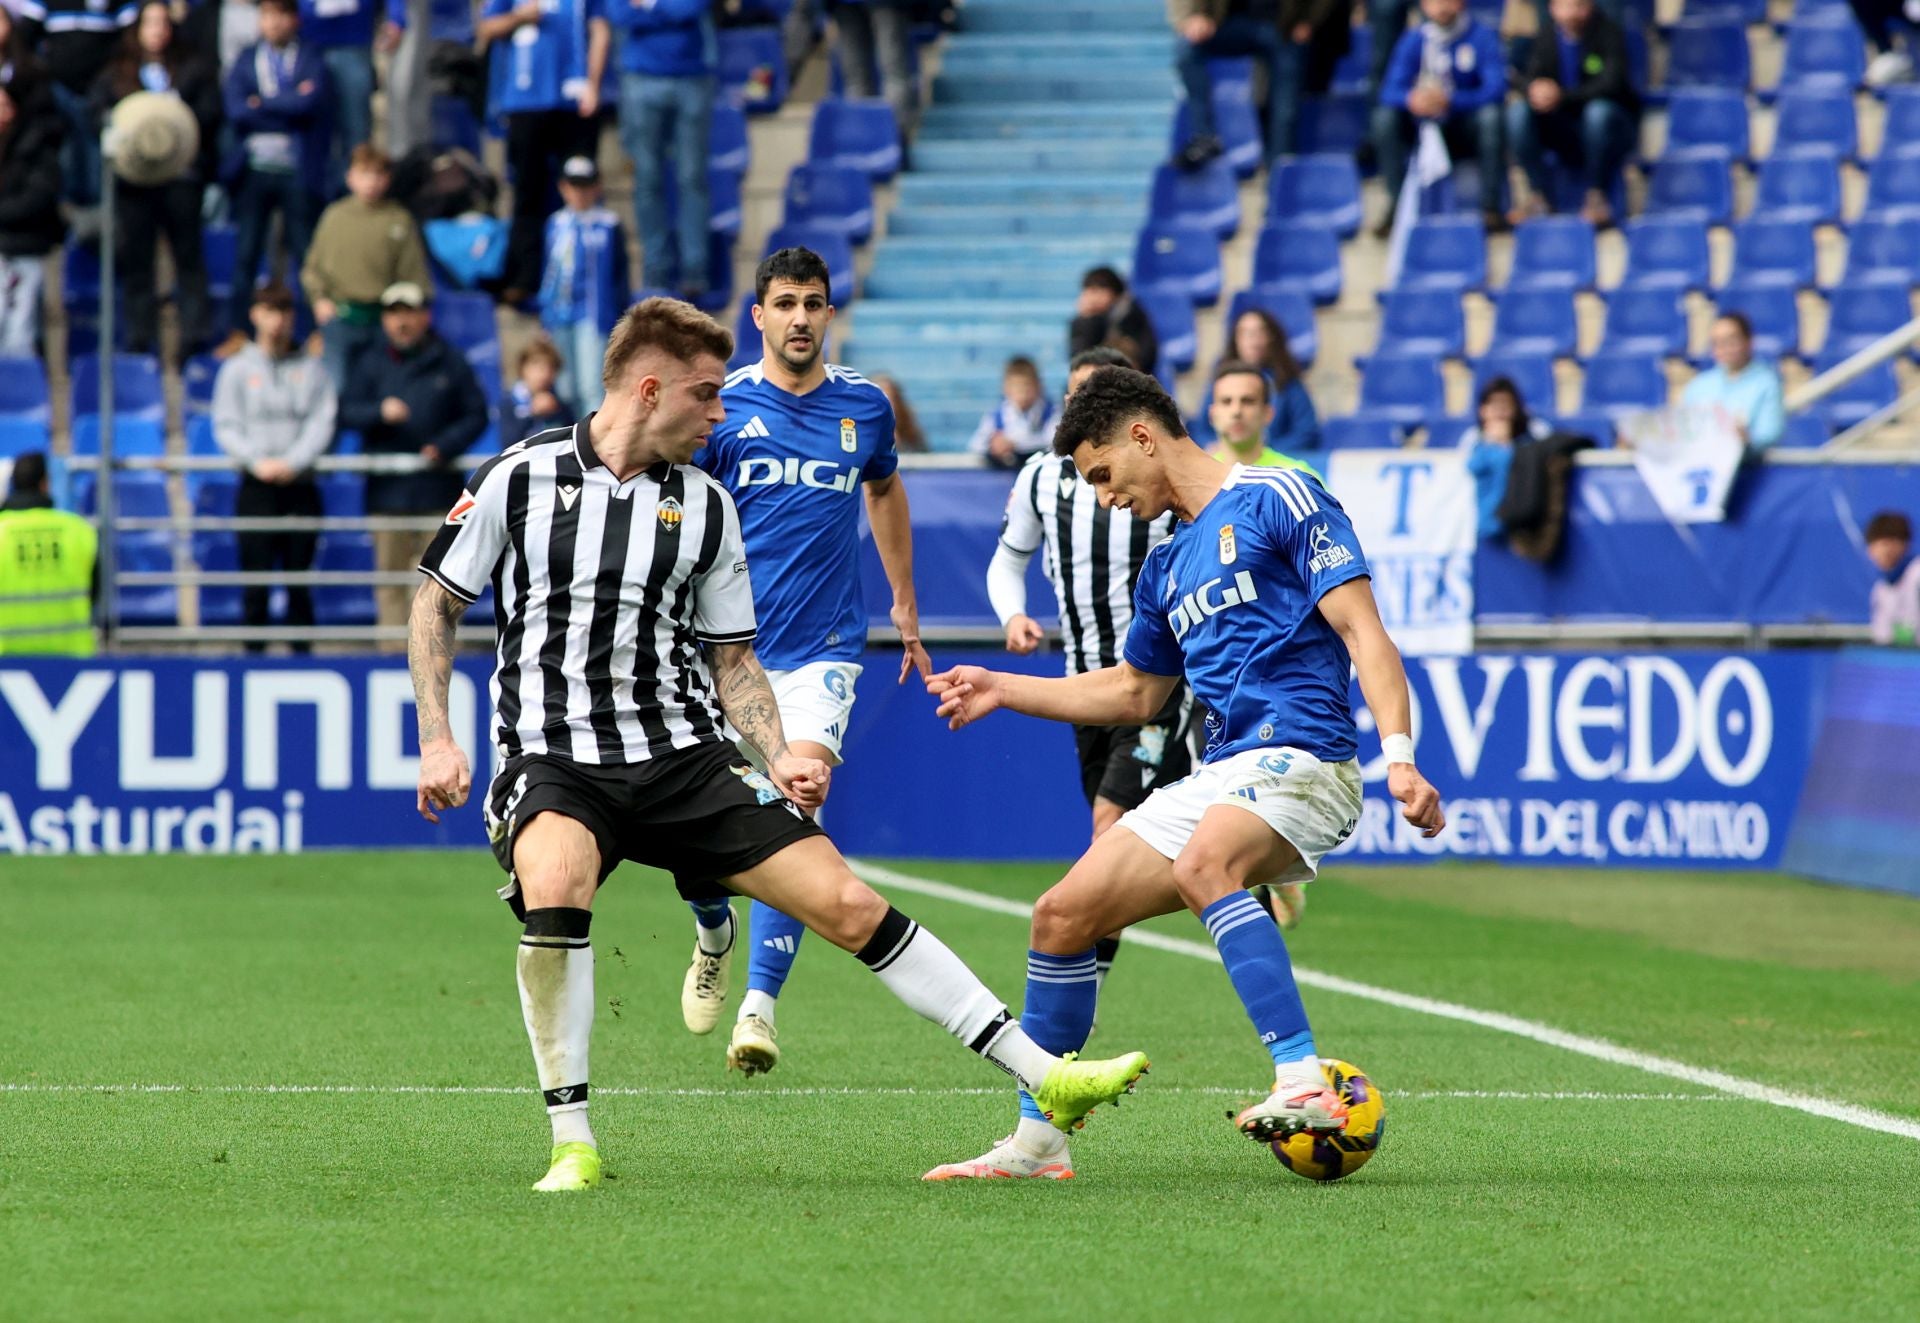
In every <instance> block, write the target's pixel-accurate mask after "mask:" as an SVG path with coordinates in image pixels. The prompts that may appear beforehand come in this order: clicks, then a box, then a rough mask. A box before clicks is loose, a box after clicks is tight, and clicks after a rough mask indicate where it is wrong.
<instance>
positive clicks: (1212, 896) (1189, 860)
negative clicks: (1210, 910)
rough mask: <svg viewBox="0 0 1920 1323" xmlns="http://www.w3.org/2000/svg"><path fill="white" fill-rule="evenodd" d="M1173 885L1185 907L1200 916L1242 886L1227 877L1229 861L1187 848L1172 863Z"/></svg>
mask: <svg viewBox="0 0 1920 1323" xmlns="http://www.w3.org/2000/svg"><path fill="white" fill-rule="evenodd" d="M1173 885H1174V886H1175V887H1176V888H1178V889H1179V892H1180V899H1181V900H1182V901H1183V902H1184V903H1185V904H1186V907H1187V908H1188V909H1190V910H1192V911H1193V912H1194V913H1196V914H1198V913H1199V912H1200V911H1201V910H1203V909H1205V908H1206V907H1207V906H1209V905H1211V904H1213V902H1214V901H1216V900H1219V899H1220V898H1221V897H1222V896H1227V895H1231V894H1232V893H1233V892H1235V891H1237V890H1239V886H1238V885H1237V884H1236V883H1235V882H1234V881H1233V879H1232V878H1231V877H1230V876H1229V875H1228V872H1227V867H1226V861H1225V860H1224V859H1222V858H1220V857H1219V856H1218V855H1215V854H1214V853H1213V852H1212V851H1209V850H1204V849H1199V850H1196V849H1192V848H1188V849H1186V850H1184V851H1182V852H1181V854H1180V857H1179V858H1178V859H1175V860H1174V861H1173Z"/></svg>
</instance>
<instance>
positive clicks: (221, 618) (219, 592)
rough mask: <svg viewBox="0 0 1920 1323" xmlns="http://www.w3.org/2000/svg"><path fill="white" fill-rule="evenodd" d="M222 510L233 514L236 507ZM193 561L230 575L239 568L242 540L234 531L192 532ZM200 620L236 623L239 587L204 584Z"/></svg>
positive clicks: (210, 571) (203, 569)
mask: <svg viewBox="0 0 1920 1323" xmlns="http://www.w3.org/2000/svg"><path fill="white" fill-rule="evenodd" d="M219 513H224V514H232V513H233V507H232V506H231V505H229V506H228V507H227V508H226V510H224V511H221V512H219ZM192 546H193V563H194V564H195V565H196V566H197V567H199V569H200V570H201V572H202V573H205V574H231V573H232V572H234V571H235V570H237V569H239V568H240V542H239V539H238V538H236V537H235V536H234V535H233V534H232V533H226V532H218V533H216V532H213V531H211V530H203V531H201V532H198V533H195V534H194V535H193V541H192ZM200 623H201V624H203V625H237V624H239V623H241V619H240V589H239V588H238V587H237V586H230V585H226V584H219V585H205V586H202V587H201V589H200Z"/></svg>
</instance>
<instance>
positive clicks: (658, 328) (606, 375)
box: [600, 297, 733, 390]
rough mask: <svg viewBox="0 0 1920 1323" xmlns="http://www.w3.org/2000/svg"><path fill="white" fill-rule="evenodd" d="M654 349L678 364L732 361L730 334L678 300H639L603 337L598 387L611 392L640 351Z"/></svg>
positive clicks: (694, 308)
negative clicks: (703, 359)
mask: <svg viewBox="0 0 1920 1323" xmlns="http://www.w3.org/2000/svg"><path fill="white" fill-rule="evenodd" d="M647 349H658V350H661V351H663V352H665V353H666V354H668V355H670V356H671V357H673V358H676V359H678V360H680V361H681V362H682V363H691V362H693V360H694V359H696V358H698V357H700V355H702V354H711V355H712V356H713V357H715V358H717V359H719V360H720V361H721V362H722V363H725V362H726V361H727V360H728V359H729V358H732V357H733V332H731V331H729V330H728V329H727V328H726V327H724V326H722V325H721V324H720V323H719V322H717V321H715V320H714V319H713V318H711V317H709V316H707V314H706V313H704V312H701V311H700V309H698V308H696V307H694V306H693V305H692V304H691V303H683V302H681V301H680V300H679V299H669V298H661V297H655V298H651V299H642V300H641V301H640V302H638V303H636V304H634V305H633V306H632V307H631V308H628V309H627V310H626V312H624V313H622V314H621V316H620V320H619V321H618V322H616V323H615V324H614V328H613V333H612V334H611V335H609V336H608V337H607V357H606V360H605V362H604V363H603V364H602V367H601V372H600V380H601V384H602V385H604V386H605V387H606V388H607V389H608V390H613V389H614V387H615V386H617V385H618V384H619V382H620V380H621V378H623V377H625V376H626V374H627V368H628V367H629V366H631V365H632V363H633V360H634V359H635V358H636V357H638V356H639V355H640V353H641V352H642V351H643V350H647Z"/></svg>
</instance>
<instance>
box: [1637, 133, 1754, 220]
mask: <svg viewBox="0 0 1920 1323" xmlns="http://www.w3.org/2000/svg"><path fill="white" fill-rule="evenodd" d="M1647 214H1648V215H1649V216H1657V215H1667V216H1687V217H1692V218H1693V219H1695V220H1697V221H1701V222H1704V223H1705V224H1708V225H1725V224H1726V223H1727V221H1728V220H1729V219H1730V218H1731V217H1732V215H1733V171H1732V168H1731V165H1730V163H1729V160H1728V158H1727V157H1726V156H1724V155H1719V154H1716V153H1710V152H1708V151H1707V150H1706V149H1704V148H1702V149H1700V150H1699V151H1697V152H1695V153H1693V154H1691V155H1688V156H1679V157H1674V158H1673V159H1671V160H1662V161H1660V163H1659V164H1657V165H1655V166H1654V167H1653V177H1652V179H1651V180H1649V181H1648V184H1647Z"/></svg>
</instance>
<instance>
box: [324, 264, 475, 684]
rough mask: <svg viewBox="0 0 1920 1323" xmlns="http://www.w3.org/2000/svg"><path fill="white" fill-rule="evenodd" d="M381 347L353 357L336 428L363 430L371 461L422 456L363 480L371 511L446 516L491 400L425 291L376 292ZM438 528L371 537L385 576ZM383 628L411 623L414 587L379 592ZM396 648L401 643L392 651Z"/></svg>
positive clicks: (406, 563)
mask: <svg viewBox="0 0 1920 1323" xmlns="http://www.w3.org/2000/svg"><path fill="white" fill-rule="evenodd" d="M380 330H381V334H382V337H383V338H382V342H381V343H380V344H379V345H377V346H375V347H374V348H373V349H370V350H368V351H367V352H366V353H363V354H361V355H360V356H359V357H357V358H355V359H354V360H353V366H352V368H351V369H350V370H349V372H348V375H347V385H346V388H345V389H344V390H342V391H341V392H340V425H341V426H342V427H350V428H352V429H354V430H355V431H357V432H359V433H360V435H361V437H362V438H363V440H364V443H365V449H366V453H367V454H369V455H417V456H419V457H420V459H422V460H423V461H425V467H424V468H422V469H420V470H419V471H417V472H413V473H392V474H382V473H376V474H372V475H370V476H369V477H368V478H367V513H368V514H373V515H444V514H446V513H447V511H449V510H451V509H452V508H453V506H454V502H456V501H457V500H459V499H460V478H461V471H460V469H458V468H456V467H455V466H454V461H455V460H457V459H459V458H460V456H461V455H463V454H465V453H466V451H467V448H468V447H469V446H471V445H472V444H473V443H474V442H475V441H476V440H478V439H479V436H480V434H481V433H482V432H484V431H486V430H487V401H486V397H485V396H484V395H482V394H481V393H480V383H479V381H477V380H476V379H475V378H474V375H473V368H472V367H470V366H469V365H468V363H467V360H466V359H465V358H464V357H462V356H461V354H460V351H459V350H458V349H455V348H454V347H453V346H452V345H450V344H448V343H447V342H446V341H445V340H443V339H441V338H440V336H439V334H438V333H437V332H435V331H434V329H433V312H432V309H431V308H430V306H429V303H428V298H427V291H426V289H425V288H424V287H423V286H421V285H418V284H416V283H414V282H412V281H398V282H396V283H394V284H392V285H390V286H388V287H387V289H386V291H385V292H384V293H383V294H381V296H380ZM433 534H434V530H433V529H431V528H427V529H419V530H415V529H398V530H395V529H388V530H382V531H379V532H376V533H374V535H373V560H374V566H375V568H376V569H379V570H381V571H382V572H385V573H392V572H395V571H400V572H406V571H410V570H412V569H413V568H414V567H415V566H417V565H418V564H419V563H420V555H421V553H422V552H424V551H425V550H426V549H427V543H429V542H431V541H432V540H433ZM374 595H375V598H376V600H377V602H378V610H379V620H380V623H381V624H382V625H404V624H406V623H407V607H408V603H409V602H410V601H411V600H412V598H413V588H412V585H411V584H402V585H398V586H394V587H388V586H384V585H383V586H382V587H380V588H379V589H377V590H376V592H375V594H374ZM387 646H388V648H389V650H390V651H399V650H400V649H401V648H402V647H404V645H403V644H399V643H394V644H390V645H387Z"/></svg>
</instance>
